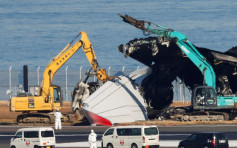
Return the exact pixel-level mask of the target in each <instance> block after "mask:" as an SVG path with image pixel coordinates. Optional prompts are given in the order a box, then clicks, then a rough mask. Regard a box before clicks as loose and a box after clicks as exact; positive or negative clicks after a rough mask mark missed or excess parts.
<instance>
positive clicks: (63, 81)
mask: <svg viewBox="0 0 237 148" xmlns="http://www.w3.org/2000/svg"><path fill="white" fill-rule="evenodd" d="M68 69H69V68H68V66H66V68H65V69H60V70H58V71H57V72H56V74H55V76H54V80H53V84H56V85H59V86H61V88H62V90H63V93H64V94H63V96H64V100H65V101H71V92H72V91H73V89H74V87H75V86H76V84H77V83H78V82H79V81H80V79H82V78H83V75H84V74H85V73H86V72H87V71H88V69H89V68H86V67H83V66H80V69H79V70H70V71H69V70H68ZM138 69H140V67H139V66H138V67H136V68H134V69H126V67H125V66H123V67H122V69H118V70H114V69H113V67H109V68H108V69H107V73H108V75H115V74H116V73H119V72H120V73H121V72H122V73H124V74H125V75H128V74H129V73H131V72H133V71H135V70H138ZM43 72H44V70H43V69H42V68H40V67H38V68H37V69H36V70H28V86H29V88H30V87H35V86H40V84H41V81H42V78H43ZM89 81H96V77H92V78H90V80H89ZM0 82H1V83H0V94H1V95H0V100H9V99H10V98H11V97H14V96H16V95H17V93H18V92H19V91H22V90H23V70H12V67H9V70H8V71H7V70H5V71H0ZM173 86H174V87H173V91H174V101H183V103H185V102H186V101H190V96H191V94H190V91H189V90H188V89H187V88H186V86H185V85H184V84H183V83H182V81H181V80H180V79H177V80H176V81H174V82H173ZM28 90H30V89H28Z"/></svg>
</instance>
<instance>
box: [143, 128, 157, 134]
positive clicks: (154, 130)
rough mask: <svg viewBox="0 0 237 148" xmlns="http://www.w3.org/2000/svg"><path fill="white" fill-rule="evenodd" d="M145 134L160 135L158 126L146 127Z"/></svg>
mask: <svg viewBox="0 0 237 148" xmlns="http://www.w3.org/2000/svg"><path fill="white" fill-rule="evenodd" d="M145 135H158V130H157V128H156V127H150V128H145Z"/></svg>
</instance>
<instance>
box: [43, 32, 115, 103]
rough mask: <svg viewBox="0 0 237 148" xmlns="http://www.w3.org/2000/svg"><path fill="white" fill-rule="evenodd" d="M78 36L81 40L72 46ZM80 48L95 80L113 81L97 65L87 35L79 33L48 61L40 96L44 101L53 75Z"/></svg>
mask: <svg viewBox="0 0 237 148" xmlns="http://www.w3.org/2000/svg"><path fill="white" fill-rule="evenodd" d="M79 36H81V39H80V40H78V41H77V42H75V44H74V45H72V43H73V42H74V41H75V40H76V38H77V37H79ZM80 47H82V48H83V51H84V52H85V54H86V56H87V59H88V61H89V62H90V65H91V66H92V69H93V70H94V72H95V73H96V76H97V78H98V79H99V80H100V81H102V82H106V81H107V80H111V79H113V77H110V76H108V75H107V73H106V71H105V69H103V68H100V66H99V64H98V63H97V60H96V56H95V53H94V50H93V47H92V45H91V42H90V41H89V38H88V36H87V34H86V33H85V32H80V33H79V34H78V35H77V36H76V37H75V38H74V39H73V40H72V41H71V42H70V43H69V44H68V45H67V46H66V47H65V48H64V49H63V50H62V51H61V52H60V53H59V54H58V55H57V56H55V57H54V58H53V59H52V60H51V61H50V63H49V64H48V66H47V67H46V69H45V71H44V74H43V81H42V84H41V90H40V95H42V96H43V97H45V98H46V101H47V100H48V99H49V96H50V90H49V88H50V87H51V85H52V83H53V78H54V75H55V73H56V72H57V71H58V70H59V69H60V68H61V67H62V66H63V65H64V64H65V62H67V61H68V60H69V59H70V58H71V57H72V56H73V55H74V54H75V53H76V52H77V51H78V50H79V49H80Z"/></svg>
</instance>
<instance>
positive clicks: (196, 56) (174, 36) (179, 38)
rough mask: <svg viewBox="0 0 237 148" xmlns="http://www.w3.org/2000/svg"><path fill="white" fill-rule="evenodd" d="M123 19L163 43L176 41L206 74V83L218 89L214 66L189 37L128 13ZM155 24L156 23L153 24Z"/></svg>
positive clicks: (204, 74) (167, 43)
mask: <svg viewBox="0 0 237 148" xmlns="http://www.w3.org/2000/svg"><path fill="white" fill-rule="evenodd" d="M119 16H120V17H122V18H123V21H124V22H126V23H129V24H131V25H133V26H135V27H136V28H138V29H141V30H143V31H144V35H149V34H155V35H156V36H158V37H159V41H160V42H161V44H163V45H167V46H169V42H171V41H174V42H175V43H176V44H177V45H178V47H179V48H180V49H181V50H182V51H183V53H184V54H185V55H186V56H187V57H188V58H189V59H190V60H191V61H192V62H193V63H194V64H195V65H196V67H197V68H198V69H199V70H200V71H201V73H202V74H203V76H204V80H203V81H204V82H203V84H204V85H207V86H210V87H213V88H214V89H215V90H216V75H215V72H214V70H213V68H212V66H211V65H210V64H209V63H208V61H207V60H206V58H205V57H204V56H203V55H201V54H200V53H199V51H198V50H197V49H196V48H195V47H194V46H193V45H192V43H191V42H189V41H188V39H187V37H186V36H185V35H184V34H182V33H180V32H178V31H174V30H172V29H170V28H167V27H164V26H161V25H155V26H156V27H157V28H158V29H152V28H151V25H152V23H151V22H147V21H143V20H136V19H134V18H132V17H130V16H128V15H121V14H119ZM153 25H154V24H153Z"/></svg>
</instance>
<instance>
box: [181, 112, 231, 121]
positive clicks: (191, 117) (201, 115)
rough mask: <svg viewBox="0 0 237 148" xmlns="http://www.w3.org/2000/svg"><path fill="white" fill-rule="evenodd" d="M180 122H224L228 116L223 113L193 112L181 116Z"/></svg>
mask: <svg viewBox="0 0 237 148" xmlns="http://www.w3.org/2000/svg"><path fill="white" fill-rule="evenodd" d="M180 120H181V121H224V120H229V115H228V114H227V113H224V112H195V113H190V114H186V115H184V116H182V117H181V118H180Z"/></svg>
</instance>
